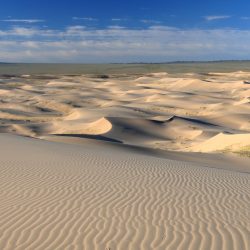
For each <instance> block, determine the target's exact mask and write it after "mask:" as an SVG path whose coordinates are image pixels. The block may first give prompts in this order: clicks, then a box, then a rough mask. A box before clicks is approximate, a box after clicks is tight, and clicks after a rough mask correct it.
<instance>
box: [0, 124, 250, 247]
mask: <svg viewBox="0 0 250 250" xmlns="http://www.w3.org/2000/svg"><path fill="white" fill-rule="evenodd" d="M103 122H104V123H106V122H105V121H103ZM0 156H1V157H0V190H1V192H0V200H1V203H0V249H6V250H8V249H10V250H12V249H18V250H21V249H23V250H24V249H25V250H34V249H37V250H39V249H41V250H44V249H51V250H55V249H79V250H80V249H100V250H103V249H111V250H112V249H124V250H127V249H133V250H134V249H164V250H165V249H173V250H176V249H184V250H186V249H192V250H193V249H225V250H229V249H241V250H244V249H245V250H247V249H249V248H250V238H249V234H250V220H249V218H250V214H249V211H250V209H249V208H250V189H249V185H250V175H249V174H247V173H240V172H235V171H226V170H220V169H216V168H206V167H204V166H202V165H201V166H193V165H192V164H188V163H185V162H180V161H172V160H167V159H160V158H156V157H151V156H148V155H146V154H143V153H142V152H141V153H135V152H133V151H132V150H131V151H129V150H123V149H122V147H121V148H120V149H119V148H116V149H114V147H111V146H110V147H109V146H108V143H107V145H106V147H97V146H95V145H94V144H88V143H86V144H85V145H82V146H78V145H71V144H63V143H56V142H48V141H43V140H38V139H31V138H24V137H19V136H14V135H8V134H0ZM215 167H216V166H215Z"/></svg>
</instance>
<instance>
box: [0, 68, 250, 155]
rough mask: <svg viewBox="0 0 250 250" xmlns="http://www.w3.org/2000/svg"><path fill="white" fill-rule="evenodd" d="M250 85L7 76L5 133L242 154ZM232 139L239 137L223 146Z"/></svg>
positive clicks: (233, 78) (151, 77) (162, 76)
mask: <svg viewBox="0 0 250 250" xmlns="http://www.w3.org/2000/svg"><path fill="white" fill-rule="evenodd" d="M248 81H249V73H244V72H235V73H223V74H219V73H216V74H215V73H214V74H213V73H211V74H203V75H199V74H183V75H180V74H178V76H177V75H174V74H167V73H156V74H148V75H147V74H145V75H122V76H120V75H109V76H107V77H102V76H94V75H79V76H77V75H75V76H55V77H53V76H49V77H46V76H44V77H37V76H27V77H25V78H24V77H18V76H15V77H9V78H6V77H5V79H2V81H1V85H0V98H1V102H0V122H1V124H0V132H9V133H15V134H20V135H26V136H31V137H36V138H42V137H43V138H45V136H48V135H64V136H74V137H77V136H78V137H80V138H84V137H86V138H92V139H100V140H102V139H103V140H108V141H114V142H119V143H123V144H129V145H137V146H143V147H150V148H159V149H164V150H177V151H202V152H211V151H216V150H223V149H224V148H225V147H233V148H237V147H241V146H246V144H247V142H246V140H245V139H244V140H243V139H242V138H249V133H250V105H249V103H250V85H249V84H246V83H247V82H248ZM228 134H230V135H235V136H231V137H230V142H229V143H228V140H227V139H226V140H225V141H227V143H225V145H221V142H222V144H223V141H224V140H223V136H224V135H225V136H224V137H225V138H228V137H227V135H228ZM241 134H244V135H245V137H244V136H237V135H241ZM213 138H214V139H213ZM217 138H219V139H221V140H217ZM218 141H220V142H219V144H220V145H219V144H218ZM206 145H208V146H206Z"/></svg>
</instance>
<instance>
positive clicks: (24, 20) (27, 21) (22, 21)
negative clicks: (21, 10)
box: [2, 19, 45, 23]
mask: <svg viewBox="0 0 250 250" xmlns="http://www.w3.org/2000/svg"><path fill="white" fill-rule="evenodd" d="M2 22H11V23H41V22H45V20H41V19H4V20H2Z"/></svg>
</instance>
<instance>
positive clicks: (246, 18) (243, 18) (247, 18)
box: [240, 16, 250, 20]
mask: <svg viewBox="0 0 250 250" xmlns="http://www.w3.org/2000/svg"><path fill="white" fill-rule="evenodd" d="M240 19H242V20H250V17H249V16H243V17H241V18H240Z"/></svg>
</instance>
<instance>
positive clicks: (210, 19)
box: [204, 15, 231, 21]
mask: <svg viewBox="0 0 250 250" xmlns="http://www.w3.org/2000/svg"><path fill="white" fill-rule="evenodd" d="M204 18H205V19H206V20H207V21H214V20H221V19H228V18H231V16H227V15H224V16H205V17H204Z"/></svg>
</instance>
